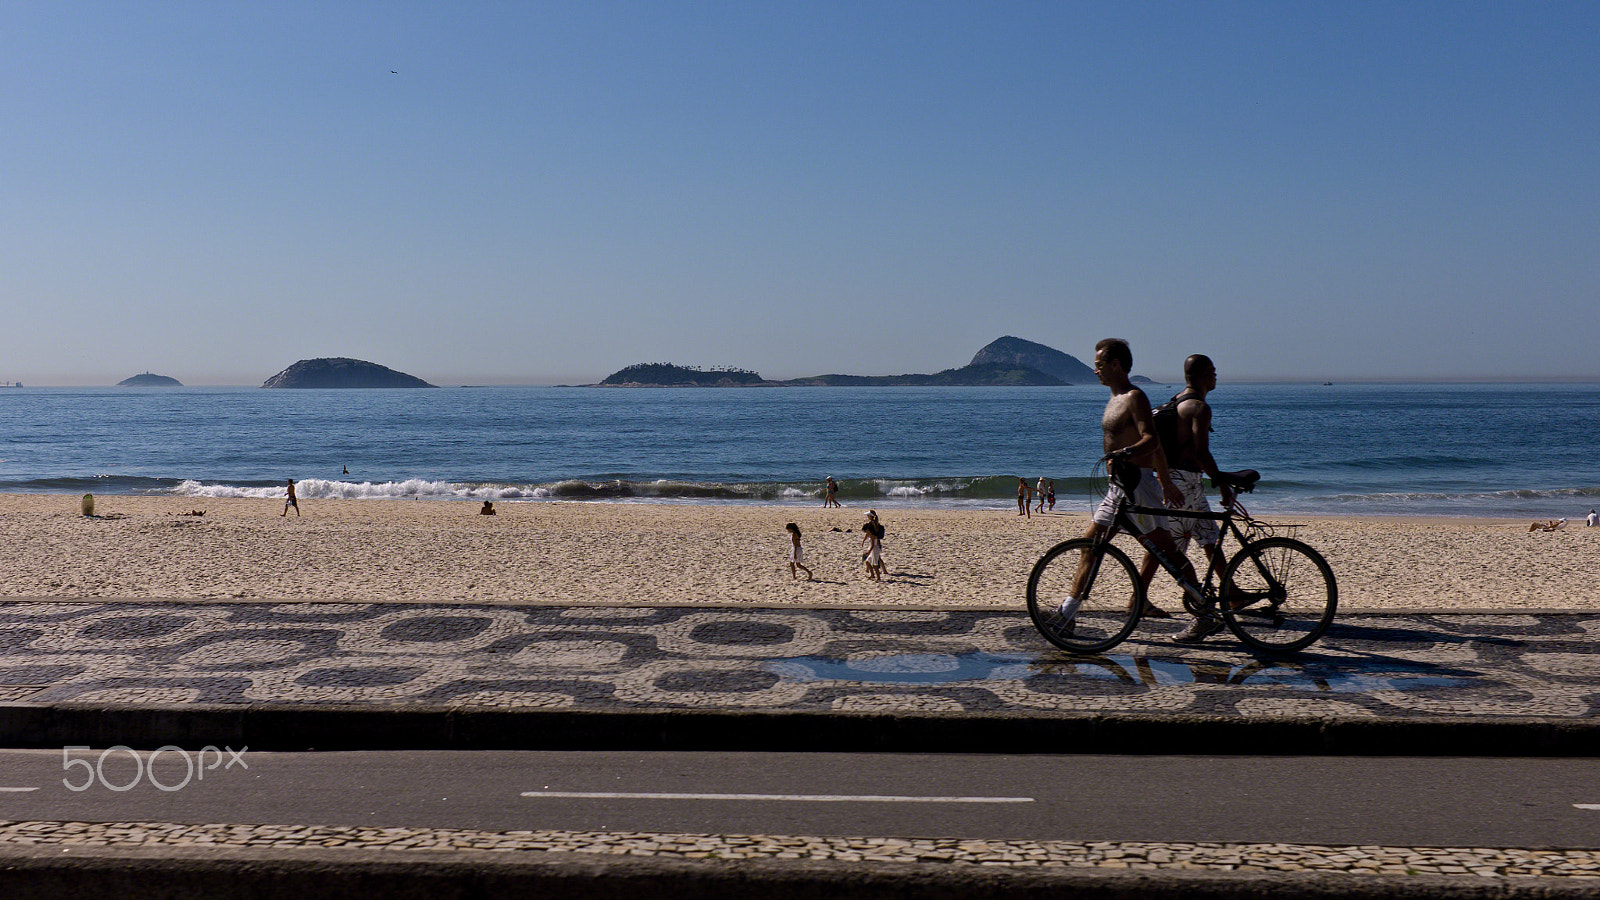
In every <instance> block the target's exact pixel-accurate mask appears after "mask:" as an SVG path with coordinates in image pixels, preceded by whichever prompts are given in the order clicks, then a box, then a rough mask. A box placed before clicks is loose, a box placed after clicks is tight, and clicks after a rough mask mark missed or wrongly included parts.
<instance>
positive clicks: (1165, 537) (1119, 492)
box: [1060, 338, 1214, 633]
mask: <svg viewBox="0 0 1600 900" xmlns="http://www.w3.org/2000/svg"><path fill="white" fill-rule="evenodd" d="M1132 368H1133V351H1132V350H1131V349H1130V348H1129V347H1128V342H1127V341H1125V340H1122V339H1121V338H1106V339H1105V340H1103V341H1101V342H1100V343H1098V344H1095V345H1094V374H1095V377H1096V378H1098V379H1099V380H1100V383H1101V384H1103V385H1105V386H1106V387H1107V388H1109V389H1110V390H1111V399H1110V400H1108V401H1106V409H1105V412H1104V413H1103V414H1102V415H1101V417H1100V428H1101V430H1102V431H1103V432H1104V434H1103V436H1102V440H1103V444H1102V446H1103V447H1104V449H1105V453H1106V456H1108V457H1109V458H1110V459H1111V460H1112V462H1111V463H1110V464H1109V465H1110V468H1111V469H1112V470H1113V471H1112V473H1111V476H1112V477H1111V488H1110V490H1108V491H1107V492H1106V498H1105V501H1104V502H1102V503H1101V504H1100V508H1099V509H1097V510H1095V513H1094V518H1093V520H1092V521H1091V522H1090V523H1089V530H1088V531H1086V532H1084V537H1085V538H1089V539H1094V538H1098V537H1099V536H1100V534H1101V532H1102V531H1104V530H1105V529H1108V528H1110V527H1112V525H1114V524H1115V522H1116V514H1117V504H1118V502H1119V501H1120V500H1121V498H1122V497H1123V496H1124V494H1125V493H1126V492H1127V490H1128V489H1129V487H1130V486H1131V489H1132V494H1131V497H1132V500H1133V502H1134V504H1135V505H1137V506H1143V507H1161V506H1166V505H1168V504H1170V505H1172V506H1174V507H1180V506H1182V505H1183V502H1184V496H1183V491H1182V490H1181V489H1179V487H1178V486H1177V485H1176V484H1174V483H1173V481H1172V476H1171V474H1170V473H1169V472H1168V470H1167V457H1166V454H1165V453H1164V452H1162V449H1161V441H1160V439H1159V438H1158V437H1157V436H1156V428H1155V420H1154V418H1152V416H1151V412H1150V398H1149V397H1147V396H1145V393H1144V391H1142V390H1140V389H1139V388H1137V387H1134V386H1133V382H1132V381H1130V380H1129V371H1130V370H1131V369H1132ZM1135 468H1137V470H1138V471H1137V474H1135V473H1134V471H1133V469H1135ZM1134 523H1135V524H1137V525H1138V526H1139V528H1140V529H1141V530H1142V531H1144V532H1145V533H1146V535H1147V536H1148V537H1149V539H1150V541H1151V542H1152V543H1153V544H1155V546H1156V547H1157V548H1158V549H1160V550H1161V551H1162V552H1163V553H1165V554H1167V555H1168V556H1170V557H1173V558H1178V557H1180V556H1181V554H1179V553H1178V552H1177V545H1176V544H1174V543H1173V540H1172V535H1171V534H1170V533H1168V530H1167V529H1168V527H1169V526H1168V523H1167V520H1166V518H1165V517H1164V516H1158V515H1136V516H1134ZM1185 565H1186V566H1187V569H1186V570H1185V573H1186V574H1187V575H1188V576H1189V578H1190V580H1191V581H1198V578H1197V576H1196V575H1195V572H1194V566H1193V565H1192V564H1188V563H1187V562H1186V563H1185ZM1088 570H1089V555H1088V553H1084V555H1083V558H1082V559H1081V560H1080V561H1079V563H1078V574H1077V577H1075V578H1074V579H1073V582H1072V594H1071V595H1070V596H1068V597H1067V598H1066V599H1065V600H1063V601H1061V607H1060V613H1061V618H1062V620H1063V622H1064V623H1065V624H1064V626H1063V627H1064V628H1068V629H1070V628H1071V627H1072V625H1071V623H1072V620H1073V618H1074V617H1075V616H1076V615H1077V613H1078V606H1079V603H1080V602H1081V601H1080V599H1079V598H1080V597H1081V596H1082V594H1083V590H1082V588H1083V583H1084V579H1085V578H1086V577H1087V575H1088ZM1144 614H1145V615H1149V616H1154V617H1157V618H1160V617H1164V616H1166V615H1167V614H1166V613H1164V612H1161V611H1160V610H1157V609H1155V608H1153V607H1147V608H1146V609H1145V610H1144ZM1208 633H1214V632H1208Z"/></svg>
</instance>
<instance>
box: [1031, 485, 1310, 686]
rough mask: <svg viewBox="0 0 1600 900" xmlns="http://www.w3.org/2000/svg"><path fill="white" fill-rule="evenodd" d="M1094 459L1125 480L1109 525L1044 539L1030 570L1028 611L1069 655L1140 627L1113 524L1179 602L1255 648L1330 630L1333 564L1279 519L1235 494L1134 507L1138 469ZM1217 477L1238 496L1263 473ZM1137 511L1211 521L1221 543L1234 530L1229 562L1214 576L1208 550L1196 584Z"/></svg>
mask: <svg viewBox="0 0 1600 900" xmlns="http://www.w3.org/2000/svg"><path fill="white" fill-rule="evenodd" d="M1101 462H1102V463H1106V464H1108V466H1109V470H1108V474H1109V475H1110V477H1112V478H1115V479H1116V481H1117V483H1118V484H1119V485H1121V486H1122V488H1123V491H1122V497H1121V498H1120V500H1119V502H1118V503H1117V506H1116V516H1115V519H1114V522H1113V524H1112V526H1111V527H1110V528H1105V529H1102V530H1101V533H1100V535H1099V536H1098V537H1095V538H1074V539H1072V540H1069V541H1062V542H1061V543H1059V544H1057V545H1055V546H1054V547H1051V548H1050V549H1049V550H1047V551H1045V554H1044V555H1043V556H1042V557H1040V558H1039V561H1038V562H1037V563H1035V564H1034V567H1033V571H1032V572H1031V573H1029V575H1028V594H1027V596H1028V616H1029V617H1030V618H1031V619H1032V620H1033V624H1034V627H1035V628H1037V629H1039V633H1040V634H1042V635H1043V636H1044V637H1045V639H1046V640H1048V641H1049V642H1050V643H1052V644H1054V645H1055V646H1057V647H1060V648H1061V649H1063V650H1066V651H1068V652H1070V653H1079V654H1090V653H1102V652H1104V651H1106V650H1109V649H1111V648H1112V647H1115V646H1116V645H1117V644H1119V643H1121V642H1122V641H1123V640H1124V639H1126V638H1127V637H1128V635H1129V634H1131V633H1133V629H1134V628H1135V627H1137V626H1138V624H1139V619H1140V618H1141V617H1142V616H1143V615H1144V612H1145V608H1146V605H1147V602H1146V589H1145V586H1144V583H1143V582H1142V581H1141V580H1140V578H1139V571H1138V568H1137V567H1136V566H1135V565H1134V563H1133V560H1131V559H1129V557H1128V554H1127V553H1125V552H1124V551H1123V550H1122V549H1121V548H1120V547H1118V546H1116V545H1115V544H1113V543H1112V542H1111V541H1112V539H1113V538H1114V537H1116V535H1117V534H1118V533H1120V532H1127V533H1128V534H1129V535H1131V536H1132V537H1134V538H1135V539H1136V540H1138V542H1139V543H1140V545H1142V546H1143V547H1144V548H1145V549H1146V550H1147V551H1149V552H1150V553H1151V555H1153V556H1154V557H1155V559H1156V561H1157V562H1158V563H1159V564H1160V565H1161V567H1162V568H1163V569H1165V570H1166V571H1167V574H1169V575H1171V576H1172V578H1173V580H1174V581H1176V582H1178V585H1179V587H1181V588H1183V605H1184V608H1185V609H1187V610H1188V611H1189V612H1190V613H1192V614H1194V615H1197V616H1201V615H1212V614H1220V615H1221V617H1222V621H1223V623H1224V624H1225V625H1226V626H1227V627H1228V630H1229V631H1231V632H1233V634H1234V636H1235V637H1237V638H1238V639H1239V640H1240V641H1241V642H1243V643H1244V644H1245V645H1246V646H1248V647H1251V648H1252V649H1254V650H1257V651H1261V652H1263V653H1268V654H1280V653H1293V652H1295V651H1297V650H1301V649H1304V648H1305V647H1307V646H1309V645H1310V644H1311V643H1312V642H1314V641H1316V640H1317V639H1318V638H1320V637H1321V636H1322V635H1323V633H1324V632H1325V631H1327V630H1328V626H1329V625H1330V624H1332V622H1333V615H1334V612H1335V610H1337V608H1338V605H1339V587H1338V583H1337V582H1336V581H1335V579H1334V577H1333V570H1332V569H1331V568H1330V567H1329V566H1328V562H1327V560H1325V559H1323V558H1322V555H1321V554H1320V553H1318V552H1317V551H1316V550H1314V549H1312V548H1311V547H1310V546H1308V545H1306V544H1305V543H1302V542H1301V541H1298V540H1296V539H1294V538H1293V537H1289V536H1286V535H1280V534H1275V533H1274V532H1275V531H1276V530H1277V529H1279V528H1282V527H1284V526H1273V525H1268V524H1267V523H1265V522H1261V521H1259V520H1257V519H1255V518H1253V517H1251V515H1250V514H1249V513H1248V512H1247V511H1246V510H1245V509H1244V507H1243V505H1241V504H1240V503H1239V502H1238V498H1237V496H1235V498H1234V501H1233V502H1232V503H1229V504H1225V505H1224V507H1223V511H1222V512H1195V511H1191V510H1174V509H1166V508H1161V507H1143V506H1137V505H1135V504H1134V503H1133V501H1132V499H1130V498H1131V497H1132V496H1133V485H1134V484H1136V483H1137V480H1138V478H1139V470H1138V467H1137V466H1133V465H1131V464H1128V463H1125V462H1122V461H1120V460H1113V459H1112V458H1111V457H1106V458H1104V459H1102V460H1101ZM1223 475H1224V480H1225V481H1227V482H1228V484H1229V485H1230V486H1231V487H1232V488H1233V489H1234V491H1235V493H1236V495H1237V494H1240V493H1248V492H1250V491H1252V490H1254V489H1255V486H1256V482H1257V481H1258V480H1260V478H1261V475H1260V473H1258V472H1256V471H1254V470H1251V469H1246V470H1244V471H1242V472H1230V473H1223ZM1139 514H1144V515H1158V516H1166V517H1169V518H1190V519H1211V520H1214V521H1216V522H1218V523H1220V534H1219V537H1218V540H1219V543H1218V546H1219V548H1220V546H1221V541H1223V540H1225V539H1226V538H1227V536H1228V535H1229V534H1230V533H1231V534H1232V535H1233V537H1234V540H1235V541H1237V542H1238V544H1239V550H1238V551H1237V552H1236V553H1234V555H1233V557H1232V558H1231V559H1229V560H1228V562H1227V565H1226V566H1225V567H1224V569H1223V571H1222V573H1221V578H1220V581H1218V580H1216V578H1217V575H1218V572H1217V563H1216V559H1214V558H1212V559H1210V560H1209V562H1208V564H1207V567H1206V574H1205V578H1204V579H1203V580H1202V581H1201V583H1199V584H1195V583H1194V582H1192V581H1189V580H1187V579H1186V578H1185V577H1184V574H1183V563H1184V562H1186V561H1187V559H1186V557H1185V556H1184V555H1183V554H1177V558H1176V559H1173V558H1169V556H1168V555H1167V554H1166V553H1163V552H1161V551H1160V550H1159V549H1157V548H1156V547H1155V546H1154V544H1153V543H1152V542H1151V540H1150V538H1149V537H1148V536H1147V533H1146V532H1143V531H1142V530H1141V529H1140V528H1139V527H1138V526H1137V525H1135V524H1134V521H1133V518H1132V517H1133V516H1134V515H1139ZM1241 522H1242V523H1243V524H1244V527H1243V528H1242V529H1241V528H1240V523H1241ZM1219 555H1220V554H1219ZM1207 556H1208V557H1209V554H1207ZM1080 563H1083V564H1084V565H1085V574H1084V578H1083V583H1082V589H1081V590H1080V599H1081V601H1082V602H1081V603H1080V604H1079V606H1078V608H1077V611H1076V614H1075V615H1073V616H1072V617H1071V618H1064V617H1063V616H1062V615H1061V613H1060V603H1061V601H1062V600H1063V599H1065V598H1066V597H1068V596H1069V595H1070V594H1071V592H1072V587H1073V582H1074V580H1075V579H1076V578H1077V573H1078V569H1079V566H1080Z"/></svg>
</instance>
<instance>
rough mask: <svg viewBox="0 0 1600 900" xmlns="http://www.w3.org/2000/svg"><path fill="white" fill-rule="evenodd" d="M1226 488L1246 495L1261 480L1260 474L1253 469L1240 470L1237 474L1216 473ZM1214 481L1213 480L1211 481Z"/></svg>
mask: <svg viewBox="0 0 1600 900" xmlns="http://www.w3.org/2000/svg"><path fill="white" fill-rule="evenodd" d="M1217 474H1218V475H1221V476H1222V480H1223V481H1225V482H1227V484H1228V486H1229V487H1231V488H1233V489H1234V490H1235V491H1237V492H1238V493H1241V494H1248V493H1250V492H1251V491H1253V490H1255V488H1256V482H1258V481H1260V480H1261V473H1260V472H1257V471H1256V470H1255V469H1240V470H1239V471H1237V472H1218V473H1217ZM1213 480H1215V479H1213Z"/></svg>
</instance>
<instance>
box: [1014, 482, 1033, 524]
mask: <svg viewBox="0 0 1600 900" xmlns="http://www.w3.org/2000/svg"><path fill="white" fill-rule="evenodd" d="M1032 510H1033V488H1032V487H1031V486H1030V485H1029V484H1028V479H1026V478H1022V477H1021V476H1018V478H1017V515H1019V516H1027V517H1028V518H1030V519H1031V518H1033V513H1032Z"/></svg>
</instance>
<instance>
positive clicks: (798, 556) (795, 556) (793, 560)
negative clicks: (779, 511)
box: [783, 522, 817, 581]
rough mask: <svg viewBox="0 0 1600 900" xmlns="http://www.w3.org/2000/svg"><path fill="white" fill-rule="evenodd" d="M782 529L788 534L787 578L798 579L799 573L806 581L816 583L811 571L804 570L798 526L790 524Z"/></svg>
mask: <svg viewBox="0 0 1600 900" xmlns="http://www.w3.org/2000/svg"><path fill="white" fill-rule="evenodd" d="M783 527H784V530H785V531H788V532H789V577H790V578H799V577H800V573H801V572H804V573H806V580H807V581H816V580H817V579H816V577H815V576H813V575H812V574H811V570H810V569H808V568H806V551H805V548H804V547H801V546H800V526H799V525H796V524H795V523H793V522H790V523H789V524H787V525H785V526H783ZM796 570H798V571H796Z"/></svg>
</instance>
